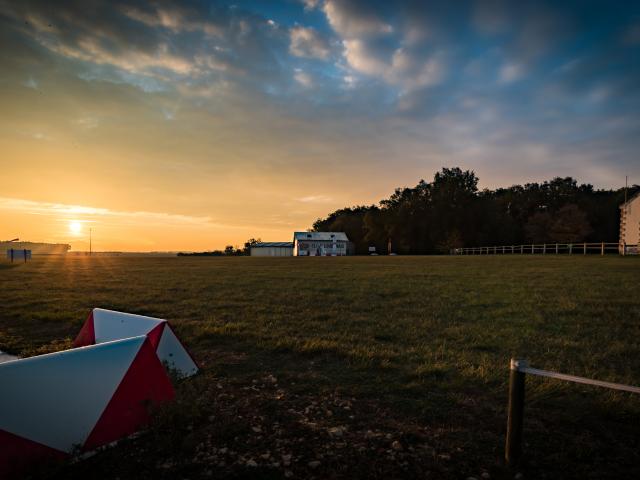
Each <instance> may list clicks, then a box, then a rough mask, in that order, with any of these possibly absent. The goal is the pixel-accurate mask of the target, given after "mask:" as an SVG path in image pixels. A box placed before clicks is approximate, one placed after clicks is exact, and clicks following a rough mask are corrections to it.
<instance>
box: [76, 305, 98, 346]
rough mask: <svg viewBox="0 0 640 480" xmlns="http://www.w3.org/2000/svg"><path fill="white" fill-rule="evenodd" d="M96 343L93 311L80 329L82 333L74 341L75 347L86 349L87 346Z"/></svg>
mask: <svg viewBox="0 0 640 480" xmlns="http://www.w3.org/2000/svg"><path fill="white" fill-rule="evenodd" d="M95 343H96V332H95V330H94V328H93V310H92V311H91V313H90V314H89V317H88V318H87V320H86V321H85V322H84V325H83V326H82V328H81V329H80V333H78V336H77V337H76V339H75V340H74V341H73V346H74V347H86V346H87V345H93V344H95Z"/></svg>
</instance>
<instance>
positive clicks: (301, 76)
mask: <svg viewBox="0 0 640 480" xmlns="http://www.w3.org/2000/svg"><path fill="white" fill-rule="evenodd" d="M293 78H294V79H295V80H296V82H298V83H299V84H300V85H302V86H303V87H305V88H310V87H312V86H313V78H311V75H309V74H308V73H306V72H303V71H302V70H299V69H298V70H297V71H296V72H295V74H294V76H293Z"/></svg>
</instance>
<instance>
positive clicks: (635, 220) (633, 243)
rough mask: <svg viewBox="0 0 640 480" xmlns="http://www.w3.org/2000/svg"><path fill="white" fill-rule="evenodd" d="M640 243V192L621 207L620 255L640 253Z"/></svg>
mask: <svg viewBox="0 0 640 480" xmlns="http://www.w3.org/2000/svg"><path fill="white" fill-rule="evenodd" d="M639 243H640V192H638V193H636V194H635V195H634V196H633V197H631V198H630V199H629V200H627V202H626V203H623V204H622V205H620V241H619V245H620V246H619V248H620V253H638V244H639ZM625 249H626V251H625Z"/></svg>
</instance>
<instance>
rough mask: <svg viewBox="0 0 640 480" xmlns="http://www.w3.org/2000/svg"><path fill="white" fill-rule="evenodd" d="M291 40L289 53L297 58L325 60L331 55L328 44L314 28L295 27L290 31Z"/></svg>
mask: <svg viewBox="0 0 640 480" xmlns="http://www.w3.org/2000/svg"><path fill="white" fill-rule="evenodd" d="M290 39H291V44H290V46H289V51H290V52H291V54H292V55H295V56H296V57H307V58H319V59H322V60H325V59H326V58H327V57H329V54H330V53H331V50H330V48H329V44H328V42H327V41H326V40H325V39H324V38H322V37H321V36H320V34H318V32H317V31H316V30H315V29H314V28H311V27H302V26H296V27H293V28H292V29H291V30H290Z"/></svg>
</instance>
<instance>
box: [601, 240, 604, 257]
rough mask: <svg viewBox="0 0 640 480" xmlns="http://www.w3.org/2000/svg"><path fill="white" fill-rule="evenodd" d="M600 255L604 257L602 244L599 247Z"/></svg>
mask: <svg viewBox="0 0 640 480" xmlns="http://www.w3.org/2000/svg"><path fill="white" fill-rule="evenodd" d="M600 255H604V242H602V244H601V245H600Z"/></svg>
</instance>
